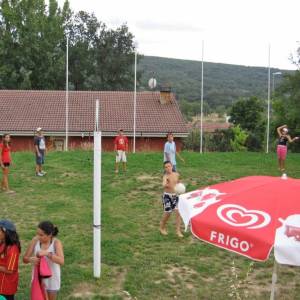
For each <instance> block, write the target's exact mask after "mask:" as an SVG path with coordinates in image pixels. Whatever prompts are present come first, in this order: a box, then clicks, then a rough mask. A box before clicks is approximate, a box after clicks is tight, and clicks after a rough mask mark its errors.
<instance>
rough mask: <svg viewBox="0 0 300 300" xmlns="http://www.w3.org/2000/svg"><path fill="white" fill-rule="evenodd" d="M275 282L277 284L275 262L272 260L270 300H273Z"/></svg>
mask: <svg viewBox="0 0 300 300" xmlns="http://www.w3.org/2000/svg"><path fill="white" fill-rule="evenodd" d="M276 282H277V262H276V260H275V259H274V265H273V274H272V287H271V296H270V300H274V299H275V288H276Z"/></svg>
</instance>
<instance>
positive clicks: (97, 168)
mask: <svg viewBox="0 0 300 300" xmlns="http://www.w3.org/2000/svg"><path fill="white" fill-rule="evenodd" d="M101 152H102V145H101V131H100V130H99V100H97V101H96V123H95V131H94V223H93V228H94V247H93V249H94V277H96V278H100V275H101Z"/></svg>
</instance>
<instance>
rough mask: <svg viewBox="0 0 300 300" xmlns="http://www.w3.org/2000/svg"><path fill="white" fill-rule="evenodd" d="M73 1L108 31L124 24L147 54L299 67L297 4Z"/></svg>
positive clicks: (266, 0)
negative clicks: (296, 60) (295, 58)
mask: <svg viewBox="0 0 300 300" xmlns="http://www.w3.org/2000/svg"><path fill="white" fill-rule="evenodd" d="M63 2H64V0H58V3H59V4H60V5H62V3H63ZM69 2H70V7H71V9H72V10H73V11H75V12H77V11H79V10H84V11H87V12H90V13H94V14H95V15H96V17H97V18H98V20H100V21H102V22H104V23H105V24H106V25H107V26H108V27H109V28H113V29H116V28H117V27H118V26H120V25H122V24H124V23H126V24H127V25H128V27H129V31H130V32H131V33H133V35H134V36H135V41H136V43H137V47H138V52H139V53H140V54H143V55H151V56H161V57H170V58H179V59H189V60H197V61H201V60H202V57H203V60H204V61H209V62H216V63H228V64H237V65H245V66H261V67H268V66H269V59H270V67H271V68H279V69H296V66H295V65H294V64H292V63H291V61H290V60H289V57H290V56H291V54H292V55H295V53H296V49H297V48H298V47H300V18H299V12H300V1H299V0H185V1H182V0H151V1H145V0H106V1H104V0H69ZM202 50H203V52H202ZM269 50H270V51H269ZM269 53H270V54H269Z"/></svg>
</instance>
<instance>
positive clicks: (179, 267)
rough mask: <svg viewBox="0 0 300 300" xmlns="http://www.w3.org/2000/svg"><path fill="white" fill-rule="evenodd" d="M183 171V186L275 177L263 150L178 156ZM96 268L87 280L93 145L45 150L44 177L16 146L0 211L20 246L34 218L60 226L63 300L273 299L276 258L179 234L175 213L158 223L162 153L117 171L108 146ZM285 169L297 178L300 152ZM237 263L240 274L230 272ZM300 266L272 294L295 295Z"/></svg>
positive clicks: (25, 268) (25, 279)
mask: <svg viewBox="0 0 300 300" xmlns="http://www.w3.org/2000/svg"><path fill="white" fill-rule="evenodd" d="M183 156H184V158H185V160H186V164H184V165H183V164H179V172H180V173H181V177H182V180H183V182H184V183H186V185H187V189H188V190H192V189H195V188H198V187H203V186H206V185H211V184H214V183H218V182H222V181H227V180H231V179H235V178H238V177H242V176H247V175H274V176H278V175H279V173H278V170H277V165H276V157H275V155H274V154H269V155H266V154H263V153H205V154H203V155H200V154H199V153H188V152H185V153H183ZM102 162H103V167H102V175H103V177H102V180H103V181H102V192H103V193H102V273H101V278H100V279H94V278H93V261H92V259H93V249H92V245H93V236H92V234H93V227H92V220H93V198H92V194H93V193H92V192H93V187H92V174H93V166H92V152H85V151H70V152H68V153H60V152H51V153H49V155H48V156H47V160H46V165H45V170H47V172H48V174H47V176H46V177H44V178H38V177H35V176H34V157H33V155H32V153H15V154H14V166H13V167H12V168H11V174H10V183H11V188H12V189H14V190H15V191H16V194H15V195H6V194H4V193H1V194H0V218H9V219H11V220H13V221H14V222H15V223H16V225H17V228H18V232H19V234H20V237H21V240H22V248H23V249H22V253H24V250H25V248H26V247H27V245H28V243H29V241H30V240H31V238H32V237H33V236H34V235H35V231H36V225H37V223H38V222H39V221H41V220H45V219H47V220H48V219H49V220H52V221H53V222H54V223H55V224H57V225H58V227H59V229H60V233H59V236H58V237H59V238H60V239H61V240H62V242H63V245H64V251H65V265H64V266H63V268H62V290H61V293H60V299H85V300H86V299H94V300H96V299H135V298H136V299H236V298H237V294H235V296H232V297H230V296H229V294H230V293H231V292H232V289H233V288H230V286H231V285H232V284H237V281H238V280H240V281H241V288H240V289H238V294H239V295H240V296H241V298H242V299H244V298H245V293H246V292H247V293H248V294H249V296H248V299H269V297H270V293H269V290H270V284H271V274H272V265H273V258H271V259H270V260H269V261H267V262H265V263H255V264H254V267H253V272H251V274H250V282H244V281H245V280H244V278H245V276H246V275H245V274H246V272H247V269H248V268H249V263H250V260H248V259H246V258H243V257H241V256H238V255H235V254H232V253H229V252H227V251H225V250H221V249H218V248H216V247H213V246H211V245H208V244H205V243H202V242H200V241H198V240H195V239H194V238H193V237H192V236H191V234H190V233H186V234H185V237H184V239H178V238H177V237H176V235H175V233H174V218H172V219H171V220H170V222H169V227H168V229H169V235H168V237H162V236H161V235H160V234H159V232H158V225H159V221H160V218H161V215H162V208H161V202H160V197H161V191H162V190H161V176H162V155H161V153H137V154H129V163H128V172H127V173H126V174H123V173H122V172H120V174H118V175H115V174H114V171H113V170H114V156H113V153H104V154H103V157H102ZM287 170H288V175H289V176H292V177H296V178H300V156H299V155H297V154H289V155H288V159H287ZM233 260H234V263H235V266H236V273H237V275H238V279H235V276H234V275H232V268H231V267H232V262H233ZM20 275H21V276H20V287H19V293H18V299H21V300H26V299H29V296H28V295H29V285H30V277H31V267H30V266H29V265H24V264H23V263H22V262H20ZM299 282H300V271H299V268H292V267H286V266H280V268H279V282H278V285H277V286H278V293H279V294H278V297H279V298H278V299H300V296H299V295H300V285H299Z"/></svg>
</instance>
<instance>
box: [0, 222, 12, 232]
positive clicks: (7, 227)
mask: <svg viewBox="0 0 300 300" xmlns="http://www.w3.org/2000/svg"><path fill="white" fill-rule="evenodd" d="M0 227H2V228H3V229H4V230H10V231H16V226H15V225H14V224H13V223H12V222H11V221H9V220H0Z"/></svg>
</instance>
